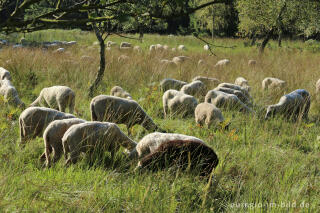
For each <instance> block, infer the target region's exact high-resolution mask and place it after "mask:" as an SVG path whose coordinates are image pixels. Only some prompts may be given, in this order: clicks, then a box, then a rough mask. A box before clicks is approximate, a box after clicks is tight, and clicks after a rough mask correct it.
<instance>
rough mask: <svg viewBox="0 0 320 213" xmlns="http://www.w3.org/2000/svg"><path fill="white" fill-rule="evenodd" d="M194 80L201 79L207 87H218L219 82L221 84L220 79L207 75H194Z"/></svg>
mask: <svg viewBox="0 0 320 213" xmlns="http://www.w3.org/2000/svg"><path fill="white" fill-rule="evenodd" d="M192 81H201V82H202V83H204V84H205V85H206V86H207V87H216V86H217V85H218V84H220V80H219V79H216V78H210V77H205V76H196V77H194V78H193V79H192Z"/></svg>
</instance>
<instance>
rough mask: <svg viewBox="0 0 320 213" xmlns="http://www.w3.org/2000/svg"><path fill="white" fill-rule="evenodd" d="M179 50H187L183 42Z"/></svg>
mask: <svg viewBox="0 0 320 213" xmlns="http://www.w3.org/2000/svg"><path fill="white" fill-rule="evenodd" d="M178 50H187V48H186V47H185V46H184V45H182V44H181V45H179V46H178Z"/></svg>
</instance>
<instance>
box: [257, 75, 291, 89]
mask: <svg viewBox="0 0 320 213" xmlns="http://www.w3.org/2000/svg"><path fill="white" fill-rule="evenodd" d="M286 86H287V82H285V81H283V80H280V79H278V78H271V77H268V78H265V79H264V80H263V81H262V89H263V90H282V89H284V88H285V87H286Z"/></svg>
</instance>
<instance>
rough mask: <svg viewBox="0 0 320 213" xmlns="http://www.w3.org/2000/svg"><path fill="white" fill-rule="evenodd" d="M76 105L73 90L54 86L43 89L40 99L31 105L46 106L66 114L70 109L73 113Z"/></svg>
mask: <svg viewBox="0 0 320 213" xmlns="http://www.w3.org/2000/svg"><path fill="white" fill-rule="evenodd" d="M74 104H75V94H74V92H73V90H72V89H70V88H69V87H66V86H52V87H47V88H43V89H42V90H41V92H40V95H39V97H38V98H37V99H36V100H35V101H34V102H33V103H32V104H30V106H31V107H34V106H45V107H49V108H53V109H56V110H59V111H61V112H65V111H66V108H67V107H68V108H69V112H70V113H73V110H74Z"/></svg>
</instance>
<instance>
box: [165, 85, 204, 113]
mask: <svg viewBox="0 0 320 213" xmlns="http://www.w3.org/2000/svg"><path fill="white" fill-rule="evenodd" d="M162 103H163V111H164V116H165V117H166V116H167V113H168V112H169V111H170V113H171V114H172V113H175V114H179V115H182V117H186V116H189V115H193V113H194V109H195V108H196V106H197V105H198V102H197V100H196V99H195V98H194V97H193V96H191V95H186V94H184V93H183V92H180V91H177V90H171V89H170V90H167V91H166V92H165V93H164V94H163V96H162Z"/></svg>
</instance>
